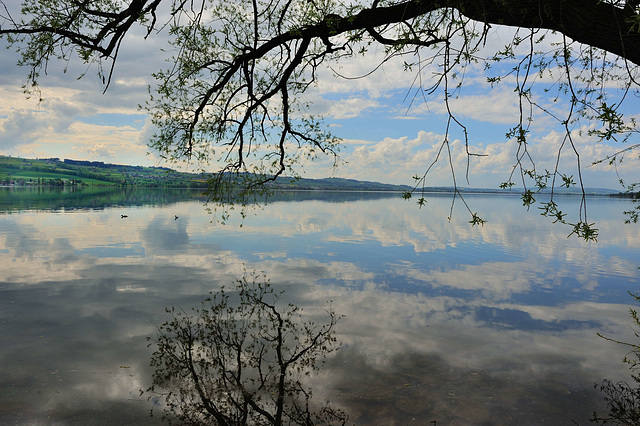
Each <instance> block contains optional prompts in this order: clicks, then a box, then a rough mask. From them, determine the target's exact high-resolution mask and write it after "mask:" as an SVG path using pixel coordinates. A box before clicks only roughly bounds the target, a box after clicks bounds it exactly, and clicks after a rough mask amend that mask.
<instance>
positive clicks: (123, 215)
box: [120, 214, 129, 219]
mask: <svg viewBox="0 0 640 426" xmlns="http://www.w3.org/2000/svg"><path fill="white" fill-rule="evenodd" d="M125 217H129V216H127V215H126V214H121V215H120V219H124V218H125Z"/></svg>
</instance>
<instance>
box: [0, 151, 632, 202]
mask: <svg viewBox="0 0 640 426" xmlns="http://www.w3.org/2000/svg"><path fill="white" fill-rule="evenodd" d="M0 185H48V186H69V185H78V186H121V187H164V188H203V189H204V188H206V187H207V175H206V174H200V173H185V172H178V171H175V170H172V169H170V168H167V167H144V166H128V165H121V164H110V163H103V162H101V161H80V160H70V159H64V160H60V159H59V158H44V159H42V158H41V159H26V158H18V157H7V156H0ZM269 186H270V187H271V188H273V189H281V190H315V191H397V192H404V191H410V190H411V189H412V187H410V186H408V185H392V184H385V183H380V182H369V181H360V180H355V179H343V178H324V179H306V178H299V179H293V178H289V177H279V178H277V179H276V180H275V182H270V183H269ZM453 189H454V188H453V187H429V188H425V191H426V192H429V193H450V192H453ZM458 191H459V192H462V193H467V194H472V193H477V194H484V193H500V194H514V195H517V194H520V193H522V191H523V190H522V189H518V188H512V189H511V190H502V189H498V188H495V189H487V188H465V187H459V188H458ZM543 192H548V191H543ZM555 193H556V194H581V190H580V188H556V190H555ZM586 193H587V195H612V194H620V192H619V191H614V190H611V189H604V188H587V189H586Z"/></svg>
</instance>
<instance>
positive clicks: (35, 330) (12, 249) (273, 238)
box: [0, 194, 640, 424]
mask: <svg viewBox="0 0 640 426" xmlns="http://www.w3.org/2000/svg"><path fill="white" fill-rule="evenodd" d="M349 196H350V197H351V198H350V199H348V200H344V199H343V200H340V201H338V200H335V199H334V200H331V201H323V200H320V199H317V198H316V199H307V200H305V201H302V202H291V201H284V200H283V201H275V202H274V203H273V204H271V205H269V206H267V207H266V208H265V209H264V210H263V211H261V212H259V214H258V215H256V216H249V217H248V218H247V219H246V220H245V221H244V222H243V226H242V228H239V227H238V226H237V225H238V223H234V222H232V223H229V224H227V225H225V226H221V225H219V224H216V223H212V222H211V217H210V216H209V215H207V214H206V212H205V210H204V209H203V208H202V206H201V204H200V202H199V201H189V200H182V201H178V202H170V203H165V204H144V203H141V204H139V205H135V206H131V205H112V206H111V207H105V208H102V209H99V210H83V209H75V210H73V211H72V212H70V210H72V209H71V207H69V208H67V207H66V206H65V208H64V209H61V210H57V211H42V210H25V209H23V208H21V209H19V210H20V213H19V214H4V215H0V293H1V294H0V335H1V337H2V341H3V342H6V344H3V345H2V346H0V418H2V419H6V421H7V422H8V423H15V422H17V423H29V422H32V423H55V422H58V423H63V424H91V423H93V424H114V423H137V424H149V423H150V422H152V421H156V420H158V419H157V418H156V417H154V418H152V419H148V418H147V415H148V410H149V409H150V406H149V405H148V402H147V401H146V399H145V398H143V397H140V395H139V390H140V389H145V388H146V387H148V385H149V384H150V382H149V381H150V378H151V371H150V369H149V366H148V363H149V359H150V355H151V351H150V349H149V348H147V347H146V341H145V337H146V336H150V335H152V334H153V333H154V331H155V325H156V324H161V323H162V322H164V321H165V320H166V317H165V314H164V311H163V309H164V307H165V306H184V307H189V306H197V305H198V304H199V302H200V300H201V299H202V298H203V296H205V295H207V294H208V293H209V292H210V291H215V290H217V289H219V288H220V287H221V286H222V285H224V284H228V283H229V282H233V281H234V280H235V279H236V278H237V277H239V276H242V274H243V270H244V268H245V267H246V268H249V269H255V270H264V271H267V273H268V275H269V277H270V279H271V282H272V283H273V285H274V287H275V288H276V289H278V290H280V289H282V290H286V298H287V301H290V302H291V303H295V304H296V305H298V306H301V307H303V308H304V309H305V312H307V313H308V314H309V315H311V316H317V318H318V319H319V318H321V316H322V314H323V312H322V311H321V309H320V308H319V307H321V306H324V302H325V301H326V300H333V307H334V309H335V310H336V312H338V313H341V314H344V315H345V318H344V320H343V321H341V322H340V323H339V327H338V329H337V333H338V336H337V337H338V339H339V340H340V341H341V342H342V343H343V347H342V348H341V349H340V350H339V351H338V352H337V355H336V357H335V358H332V359H331V360H330V362H329V363H328V364H327V366H326V367H325V368H324V369H323V371H322V373H321V374H320V375H319V376H318V377H316V378H315V379H314V383H313V386H312V387H313V389H314V395H316V396H317V397H318V398H320V399H321V400H322V399H323V397H326V399H329V400H331V401H335V402H336V403H337V404H338V405H339V406H340V407H342V408H344V409H345V411H347V412H348V413H349V414H350V417H351V420H353V421H354V422H355V423H356V424H374V423H381V424H408V423H411V422H415V423H416V424H418V423H419V424H428V422H430V421H432V420H437V421H438V424H440V423H442V424H481V423H483V422H488V423H491V424H514V423H518V424H540V423H541V422H542V421H545V422H549V423H552V424H567V423H568V424H571V421H575V422H577V423H579V424H586V423H587V421H586V419H587V418H588V417H589V415H590V414H591V412H592V411H593V410H595V409H597V408H598V406H599V404H601V396H600V395H598V394H597V393H596V391H595V390H594V389H593V384H594V383H596V382H600V381H601V379H602V378H605V377H608V378H611V379H613V380H616V379H620V378H625V376H626V374H627V372H626V370H625V366H624V365H622V363H621V362H620V360H621V359H622V357H623V355H624V348H618V347H615V346H612V345H611V344H610V343H608V342H605V341H602V339H599V338H598V337H596V334H595V333H596V332H597V331H600V332H602V333H603V334H606V335H610V336H617V337H619V338H620V339H621V340H627V341H629V340H632V339H633V336H631V335H630V333H631V332H630V330H629V329H628V327H627V325H626V324H627V317H626V315H627V306H629V300H628V296H627V293H626V292H627V290H629V289H637V288H638V284H639V280H638V270H637V269H636V268H637V259H638V258H640V256H638V255H639V254H640V232H639V231H638V228H637V227H633V226H628V225H625V224H624V223H623V218H622V215H621V212H622V210H624V209H626V208H628V207H627V206H626V205H625V204H624V201H623V200H617V199H615V200H610V199H594V200H593V201H592V202H590V214H592V216H593V219H594V220H596V221H597V223H598V226H599V228H600V230H601V231H600V238H599V242H598V243H596V244H593V243H585V242H583V241H579V240H577V239H574V238H572V239H567V238H566V234H567V232H566V230H565V229H564V228H561V227H560V228H559V227H554V226H553V225H551V224H550V223H548V222H547V221H545V220H544V219H542V218H540V217H539V216H538V215H537V214H536V213H530V214H526V213H525V212H524V211H523V210H522V207H521V206H520V201H519V200H518V199H517V198H513V197H474V199H473V200H472V202H473V203H474V209H477V210H478V211H484V212H485V213H486V214H484V217H485V218H486V219H488V223H487V224H486V225H485V226H484V227H471V226H470V225H469V224H468V223H467V220H468V218H467V217H466V216H465V215H464V214H460V215H454V217H453V218H452V220H451V222H450V223H449V222H447V220H446V217H447V216H448V214H449V210H448V209H449V201H450V200H449V199H448V198H438V197H434V198H431V199H430V200H429V203H428V208H427V209H422V210H418V209H416V208H414V206H413V205H412V204H408V203H406V202H404V201H403V200H401V199H395V198H389V195H388V194H386V195H385V196H386V197H387V198H375V197H374V198H365V199H361V200H354V198H357V197H356V196H355V195H354V194H349ZM567 202H569V203H571V202H573V201H572V200H571V199H569V200H568V201H567ZM17 210H18V209H13V208H11V209H7V210H5V211H11V212H16V211H17ZM121 214H126V215H127V216H128V217H127V218H126V219H121ZM176 215H177V216H178V217H179V219H178V220H175V218H174V217H175V216H176ZM115 407H117V409H116V408H115ZM487 419H488V420H487Z"/></svg>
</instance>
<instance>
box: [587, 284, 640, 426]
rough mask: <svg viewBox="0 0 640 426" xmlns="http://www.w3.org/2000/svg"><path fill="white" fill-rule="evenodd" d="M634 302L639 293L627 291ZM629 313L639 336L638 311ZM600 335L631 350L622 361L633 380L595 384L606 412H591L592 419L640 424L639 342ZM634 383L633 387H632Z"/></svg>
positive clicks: (608, 423)
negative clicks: (627, 366) (605, 406)
mask: <svg viewBox="0 0 640 426" xmlns="http://www.w3.org/2000/svg"><path fill="white" fill-rule="evenodd" d="M629 294H630V295H631V297H633V298H634V299H635V300H636V302H640V293H637V294H633V293H631V292H629ZM629 315H630V316H631V319H632V322H633V327H636V328H635V329H634V335H635V337H638V338H640V329H639V328H638V327H640V317H639V316H638V311H636V310H635V309H632V308H630V309H629ZM598 335H599V336H600V337H602V338H604V339H606V340H609V341H611V342H614V343H618V344H620V345H624V346H628V347H629V348H630V349H631V351H630V352H629V354H628V355H627V356H625V357H624V360H623V361H624V362H625V363H626V364H628V365H629V370H631V379H632V380H633V382H632V384H631V385H630V384H629V383H627V382H624V381H620V382H616V383H614V382H612V381H611V380H603V382H602V383H600V384H596V388H598V389H600V391H602V393H604V399H605V401H606V402H607V409H608V411H609V412H608V413H607V414H606V415H605V416H604V417H601V416H600V415H599V414H598V413H593V417H592V419H591V420H592V421H593V422H595V423H597V424H598V425H629V426H635V425H639V424H640V372H639V370H640V343H628V342H622V341H620V340H616V339H612V338H609V337H605V336H603V335H601V334H598ZM634 385H635V387H634Z"/></svg>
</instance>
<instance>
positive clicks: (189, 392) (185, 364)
mask: <svg viewBox="0 0 640 426" xmlns="http://www.w3.org/2000/svg"><path fill="white" fill-rule="evenodd" d="M281 295H282V292H280V293H278V292H275V291H274V290H273V288H272V287H271V285H270V284H269V281H268V279H267V278H266V276H265V275H262V274H258V273H255V272H253V273H251V274H248V275H247V274H245V276H244V277H242V278H241V279H238V280H237V281H236V283H235V286H234V287H233V288H232V289H231V290H230V291H228V292H227V291H226V290H225V289H224V288H223V289H222V290H220V291H219V292H216V293H212V294H211V297H209V298H207V299H205V300H204V301H203V302H202V305H201V307H199V308H193V309H192V310H191V312H187V311H185V310H184V309H181V308H174V307H172V308H167V312H168V313H169V314H170V315H171V319H170V320H169V321H167V322H165V323H164V324H162V325H160V326H159V327H158V329H157V335H156V336H155V338H149V341H150V343H149V346H152V347H154V349H155V350H154V352H153V355H152V358H151V366H152V367H153V368H154V373H153V384H152V385H151V387H150V388H149V389H147V393H148V396H149V399H150V400H151V399H154V400H155V399H157V400H158V401H159V403H160V405H161V406H162V410H163V419H164V420H168V421H169V423H171V424H197V425H200V424H202V425H204V424H207V425H209V424H218V425H247V424H250V425H282V424H296V425H316V424H345V422H346V421H347V416H346V415H345V414H344V413H343V412H342V411H340V410H338V409H334V408H332V407H331V406H330V405H329V404H328V403H326V402H325V403H322V404H318V403H316V402H314V401H313V399H312V396H313V395H312V391H311V389H310V388H309V387H307V386H305V384H303V378H304V377H305V376H309V375H310V374H311V373H312V372H313V371H315V370H317V369H318V365H319V364H320V361H321V360H322V358H324V357H325V356H326V355H327V354H329V353H331V352H332V351H334V350H336V349H337V347H338V344H337V341H336V338H335V337H334V328H335V325H336V323H337V321H338V316H337V315H336V313H335V312H334V311H333V310H332V309H331V307H328V308H327V309H326V312H327V315H328V319H327V321H326V322H325V323H324V324H320V325H318V324H315V323H314V322H313V321H310V320H308V319H306V318H304V317H303V315H302V312H301V309H300V308H299V307H298V306H295V305H293V304H285V303H283V302H281V300H280V297H281ZM152 414H153V412H152Z"/></svg>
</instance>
